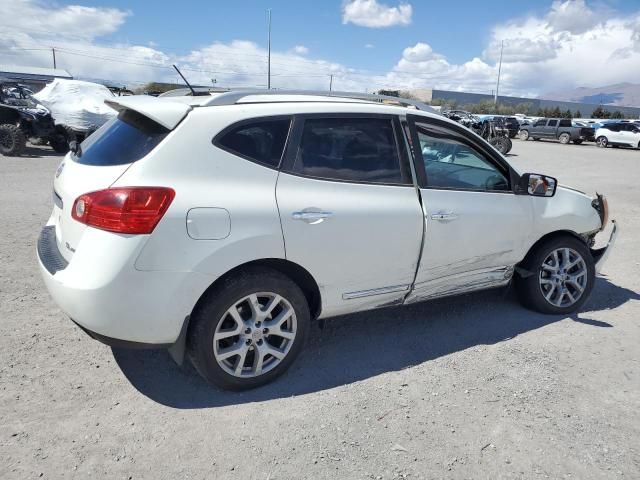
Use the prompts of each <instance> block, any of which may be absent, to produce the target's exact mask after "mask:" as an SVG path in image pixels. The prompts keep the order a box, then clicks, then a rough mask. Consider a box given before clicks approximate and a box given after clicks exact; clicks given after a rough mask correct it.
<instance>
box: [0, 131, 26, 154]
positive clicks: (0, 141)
mask: <svg viewBox="0 0 640 480" xmlns="http://www.w3.org/2000/svg"><path fill="white" fill-rule="evenodd" d="M26 146H27V138H26V137H25V135H24V132H23V131H22V130H21V129H20V127H18V126H17V125H11V124H2V125H0V153H1V154H2V155H7V156H12V157H18V156H20V155H21V154H22V152H24V149H25V148H26Z"/></svg>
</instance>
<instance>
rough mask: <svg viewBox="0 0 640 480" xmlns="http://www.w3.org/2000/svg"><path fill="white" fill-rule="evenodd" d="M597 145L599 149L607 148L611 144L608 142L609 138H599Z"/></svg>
mask: <svg viewBox="0 0 640 480" xmlns="http://www.w3.org/2000/svg"><path fill="white" fill-rule="evenodd" d="M596 143H597V144H598V146H599V147H602V148H605V147H606V146H607V144H608V143H609V142H608V141H607V137H598V140H596Z"/></svg>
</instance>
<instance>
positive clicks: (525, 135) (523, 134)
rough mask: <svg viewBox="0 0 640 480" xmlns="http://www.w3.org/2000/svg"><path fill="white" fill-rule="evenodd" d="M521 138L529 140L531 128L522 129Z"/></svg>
mask: <svg viewBox="0 0 640 480" xmlns="http://www.w3.org/2000/svg"><path fill="white" fill-rule="evenodd" d="M520 140H524V141H525V142H526V141H527V140H529V130H520Z"/></svg>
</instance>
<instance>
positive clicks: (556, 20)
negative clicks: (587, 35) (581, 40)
mask: <svg viewBox="0 0 640 480" xmlns="http://www.w3.org/2000/svg"><path fill="white" fill-rule="evenodd" d="M599 21H600V15H598V14H597V13H596V12H594V11H593V10H592V9H591V8H589V7H588V6H587V4H586V3H585V0H566V1H560V0H554V2H553V4H552V5H551V11H550V12H549V13H548V14H547V22H548V23H549V26H550V27H551V28H552V30H553V31H556V32H562V31H567V32H570V33H573V34H578V33H584V32H586V31H587V30H589V29H591V28H593V27H595V26H596V25H597V24H598V22H599Z"/></svg>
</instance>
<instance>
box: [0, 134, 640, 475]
mask: <svg viewBox="0 0 640 480" xmlns="http://www.w3.org/2000/svg"><path fill="white" fill-rule="evenodd" d="M28 153H29V156H27V157H24V158H19V159H15V158H0V225H2V229H3V233H2V236H1V237H0V263H1V264H2V274H1V278H0V320H1V321H0V329H1V330H0V419H1V422H0V478H2V479H26V478H34V477H36V478H37V477H42V478H78V479H85V478H88V477H89V476H92V477H108V478H122V479H128V478H134V479H135V478H150V479H176V478H181V479H187V478H238V479H248V478H251V479H253V478H255V479H287V478H327V479H330V478H331V479H333V478H361V479H367V478H372V479H393V478H409V479H416V478H434V479H435V478H456V479H457V478H487V479H496V478H527V479H529V478H579V479H591V478H606V479H611V478H627V479H636V478H640V395H639V394H640V370H639V368H638V367H639V365H638V361H639V355H638V352H639V350H638V342H639V340H640V328H639V326H638V318H640V303H639V302H638V299H639V298H640V293H639V292H640V276H639V275H638V273H639V265H640V257H639V255H638V251H639V250H640V236H639V234H640V190H639V188H638V185H639V184H640V152H638V151H630V150H622V149H607V150H602V149H598V148H596V147H594V146H593V145H592V144H591V145H581V146H576V145H569V146H562V145H559V144H555V143H544V142H532V141H531V142H521V141H515V142H514V148H513V155H511V156H510V161H512V162H513V163H514V164H515V165H516V166H517V167H519V168H521V169H522V170H527V171H533V172H542V173H547V174H550V175H554V176H557V177H558V178H559V179H560V181H561V182H562V183H566V184H570V185H572V186H575V187H577V188H580V189H584V190H585V191H588V192H594V191H595V190H598V191H600V192H604V193H606V194H607V196H608V198H609V201H610V205H611V208H612V211H613V216H614V217H615V218H617V219H618V220H619V223H620V225H621V235H620V237H619V239H618V242H617V244H616V247H615V250H614V251H613V253H612V254H611V256H610V257H609V260H608V263H607V264H606V266H605V268H604V271H603V275H602V277H601V278H600V279H598V281H597V283H596V286H595V289H594V292H593V295H592V297H591V299H590V301H589V302H588V303H587V304H586V306H585V307H584V309H583V310H584V311H582V312H581V313H579V314H577V315H574V316H571V317H566V318H565V317H559V316H543V315H539V314H535V313H532V312H529V311H526V310H524V309H522V308H521V307H520V306H519V305H518V304H517V303H516V301H515V300H514V298H513V295H512V293H511V292H510V291H506V292H505V291H491V292H485V293H479V294H473V295H466V296H462V297H458V298H452V299H446V300H439V301H435V302H431V303H424V304H418V305H413V306H410V307H406V308H394V309H385V310H380V311H377V312H373V313H366V314H360V315H353V316H350V317H343V318H339V319H334V320H332V321H329V322H327V326H326V328H325V329H324V330H319V329H317V328H316V329H315V330H314V331H313V333H312V335H311V338H310V343H309V345H308V348H307V350H306V351H305V352H304V353H303V355H302V356H301V358H300V359H299V360H298V361H297V362H296V364H295V365H294V367H293V368H292V369H291V370H290V372H289V373H288V374H287V375H285V376H284V377H283V378H281V379H280V380H279V381H277V382H275V383H274V384H272V385H269V386H267V387H264V388H261V389H259V390H255V391H252V392H248V393H242V394H237V393H227V392H222V391H218V390H216V389H214V388H212V387H209V386H207V385H205V384H204V383H203V382H202V381H201V380H200V378H199V377H198V376H197V375H196V374H195V373H194V371H193V370H192V369H191V368H185V369H184V370H181V369H179V368H178V367H177V366H176V365H175V364H173V363H172V361H171V360H170V358H169V356H168V354H167V353H166V352H164V351H153V352H150V351H142V352H140V351H125V350H116V349H114V350H112V349H110V348H108V347H106V346H104V345H102V344H100V343H98V342H95V341H93V340H91V339H89V337H87V336H86V335H85V334H84V333H82V332H81V331H80V330H79V329H78V328H77V327H75V326H74V325H73V324H72V323H71V322H70V321H69V320H68V319H67V318H65V316H64V315H63V313H62V312H61V311H60V310H59V309H58V308H57V307H56V306H55V305H54V304H53V302H52V301H51V300H50V298H49V296H48V294H47V292H46V291H45V289H44V286H43V284H42V282H41V279H40V275H39V272H38V270H37V265H36V258H35V242H36V238H37V235H38V233H39V230H40V228H41V227H42V225H43V224H44V222H45V221H46V219H47V217H48V214H49V212H50V209H51V182H52V178H53V173H54V171H55V169H56V167H57V165H58V163H59V161H60V157H59V156H54V155H52V153H51V151H50V150H48V149H45V148H42V149H35V148H32V149H30V150H29V152H28Z"/></svg>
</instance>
